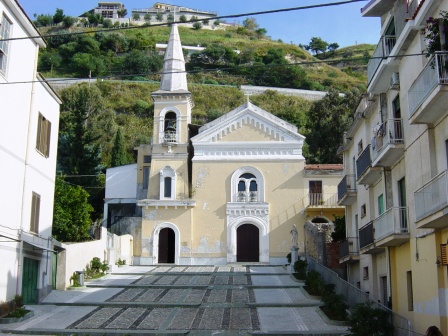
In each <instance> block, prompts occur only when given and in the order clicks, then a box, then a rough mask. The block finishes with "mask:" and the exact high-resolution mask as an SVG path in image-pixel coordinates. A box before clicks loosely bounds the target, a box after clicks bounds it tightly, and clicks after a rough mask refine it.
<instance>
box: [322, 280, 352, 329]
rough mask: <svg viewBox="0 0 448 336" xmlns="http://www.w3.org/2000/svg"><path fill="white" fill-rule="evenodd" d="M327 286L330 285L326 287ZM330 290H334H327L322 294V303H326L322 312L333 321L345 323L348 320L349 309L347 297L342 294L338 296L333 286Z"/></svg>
mask: <svg viewBox="0 0 448 336" xmlns="http://www.w3.org/2000/svg"><path fill="white" fill-rule="evenodd" d="M326 286H328V285H325V286H324V287H326ZM330 288H331V289H332V290H327V289H325V290H324V291H323V293H322V301H323V303H324V306H323V307H322V310H323V311H324V312H325V314H326V315H327V316H328V317H329V318H331V319H332V320H337V321H345V320H347V309H348V305H347V303H346V301H345V297H344V296H343V295H341V294H336V293H335V292H334V286H333V285H332V286H331V287H330ZM328 289H329V288H328Z"/></svg>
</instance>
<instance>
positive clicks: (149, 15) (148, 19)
mask: <svg viewBox="0 0 448 336" xmlns="http://www.w3.org/2000/svg"><path fill="white" fill-rule="evenodd" d="M143 18H144V19H145V22H146V23H147V24H150V23H151V19H152V16H151V14H149V13H146V14H145V16H144V17H143Z"/></svg>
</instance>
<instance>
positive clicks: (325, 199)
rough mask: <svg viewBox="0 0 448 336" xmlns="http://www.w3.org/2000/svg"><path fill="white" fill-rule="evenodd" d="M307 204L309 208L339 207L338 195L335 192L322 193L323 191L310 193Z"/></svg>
mask: <svg viewBox="0 0 448 336" xmlns="http://www.w3.org/2000/svg"><path fill="white" fill-rule="evenodd" d="M305 202H307V204H305V206H306V207H307V208H334V207H339V204H338V195H337V194H336V193H333V194H322V193H310V194H308V197H307V198H306V200H305Z"/></svg>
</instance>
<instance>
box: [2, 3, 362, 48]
mask: <svg viewBox="0 0 448 336" xmlns="http://www.w3.org/2000/svg"><path fill="white" fill-rule="evenodd" d="M362 1H368V0H347V1H339V2H330V3H323V4H317V5H309V6H300V7H291V8H281V9H272V10H266V11H261V12H249V13H242V14H231V15H222V16H216V17H214V18H213V20H221V19H235V18H240V17H244V16H257V15H265V14H275V13H283V12H292V11H299V10H306V9H313V8H323V7H331V6H341V5H346V4H350V3H356V2H362ZM202 21H204V19H195V20H190V22H191V23H194V22H202ZM178 23H184V22H181V21H173V22H170V23H156V24H152V25H149V26H146V25H143V26H132V27H122V28H111V29H98V30H94V31H89V32H74V33H65V34H57V35H39V36H25V37H12V38H7V39H0V42H1V41H17V40H29V39H42V38H44V39H47V38H52V37H61V36H68V35H70V36H73V35H82V34H91V33H101V32H112V31H120V30H130V29H144V28H151V27H160V26H170V25H172V24H178Z"/></svg>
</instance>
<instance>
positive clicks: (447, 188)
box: [414, 171, 448, 221]
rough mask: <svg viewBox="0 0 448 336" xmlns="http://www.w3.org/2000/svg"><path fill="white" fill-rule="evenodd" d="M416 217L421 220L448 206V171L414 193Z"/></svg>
mask: <svg viewBox="0 0 448 336" xmlns="http://www.w3.org/2000/svg"><path fill="white" fill-rule="evenodd" d="M414 199H415V217H416V221H419V220H421V219H423V218H425V217H428V216H430V215H432V214H434V213H436V212H437V211H439V210H441V209H443V208H445V207H446V206H448V174H447V171H444V172H443V173H441V174H439V175H438V176H436V177H434V178H433V179H432V180H431V181H429V182H428V183H426V184H425V185H424V186H423V187H421V188H420V189H418V190H417V191H416V192H415V193H414Z"/></svg>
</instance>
